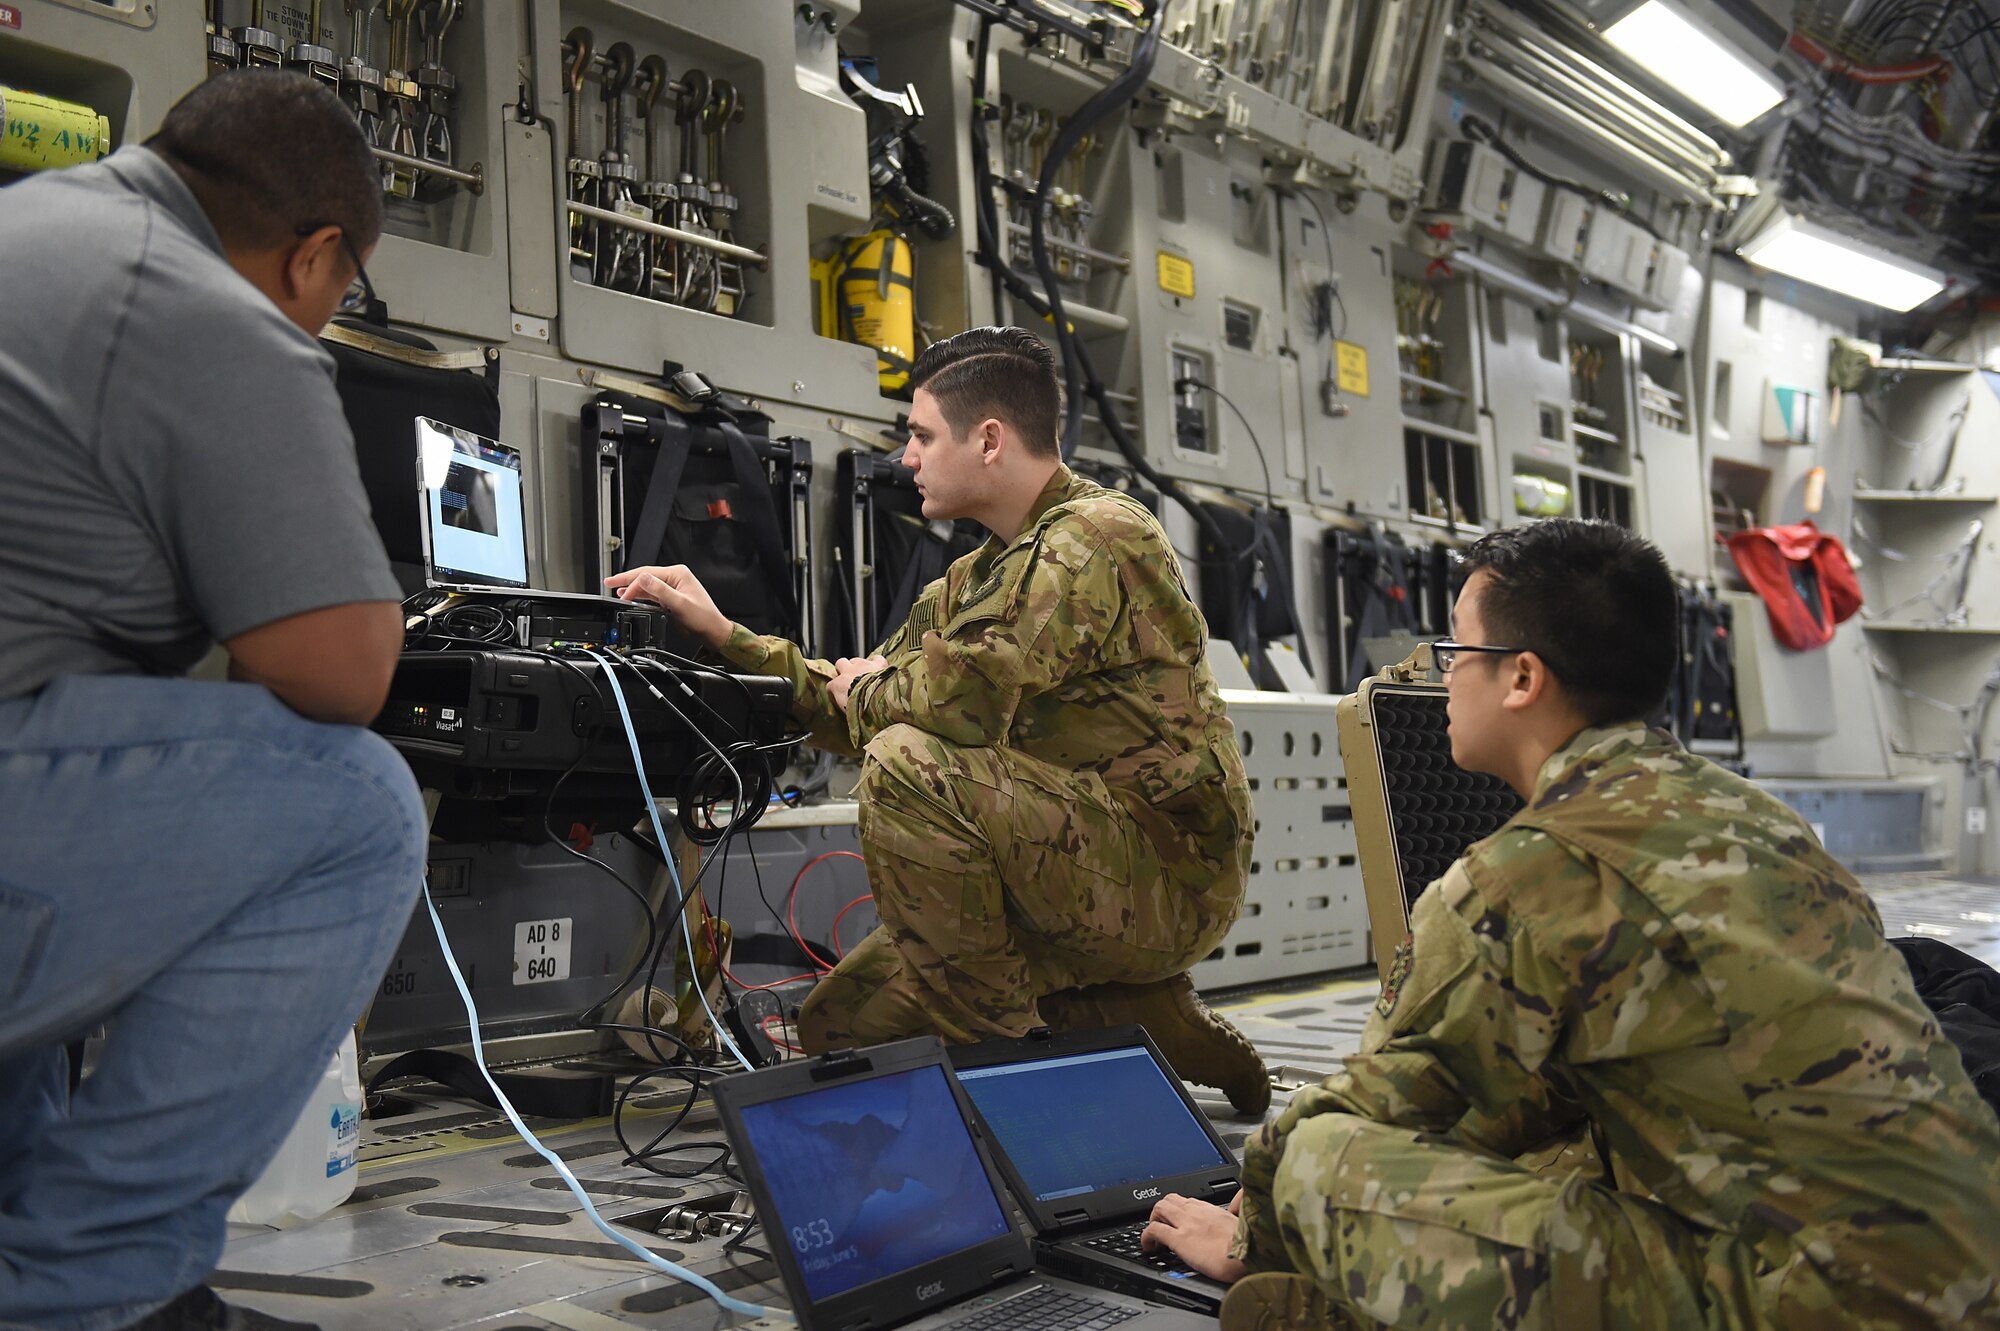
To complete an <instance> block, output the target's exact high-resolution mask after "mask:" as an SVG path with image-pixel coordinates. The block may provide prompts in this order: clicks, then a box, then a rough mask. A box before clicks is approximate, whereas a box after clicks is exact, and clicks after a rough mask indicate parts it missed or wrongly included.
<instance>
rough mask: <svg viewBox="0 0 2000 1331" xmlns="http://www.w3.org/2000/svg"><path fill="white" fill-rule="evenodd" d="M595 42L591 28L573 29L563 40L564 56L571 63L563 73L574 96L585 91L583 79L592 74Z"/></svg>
mask: <svg viewBox="0 0 2000 1331" xmlns="http://www.w3.org/2000/svg"><path fill="white" fill-rule="evenodd" d="M595 41H596V38H594V37H592V36H591V34H590V29H589V28H571V29H570V30H569V36H567V37H565V38H563V55H564V57H565V58H567V59H568V61H569V67H568V68H567V69H566V70H564V71H563V72H564V74H565V75H566V77H567V82H568V84H569V91H570V93H571V95H572V96H574V95H575V94H578V93H581V92H582V91H583V78H584V75H586V74H588V73H589V72H590V52H591V48H592V45H593V44H594V43H595Z"/></svg>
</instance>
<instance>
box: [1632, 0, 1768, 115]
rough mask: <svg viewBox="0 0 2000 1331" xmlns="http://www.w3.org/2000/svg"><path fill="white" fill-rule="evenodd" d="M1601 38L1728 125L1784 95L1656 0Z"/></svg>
mask: <svg viewBox="0 0 2000 1331" xmlns="http://www.w3.org/2000/svg"><path fill="white" fill-rule="evenodd" d="M1604 40H1605V41H1607V42H1610V43H1611V44H1612V45H1613V46H1615V47H1617V48H1618V49H1619V50H1621V51H1623V52H1624V53H1625V54H1626V55H1627V56H1629V57H1631V59H1633V60H1634V61H1636V62H1637V63H1638V65H1639V67H1640V68H1642V69H1644V70H1646V71H1647V72H1648V73H1650V74H1652V75H1654V76H1655V77H1657V78H1658V79H1660V81H1661V82H1663V83H1665V84H1666V85H1667V86H1668V87H1670V88H1672V89H1674V90H1675V91H1677V92H1679V93H1680V94H1681V95H1682V96H1683V97H1686V98H1687V99H1688V100H1689V101H1692V102H1694V103H1695V104H1696V105H1698V106H1701V107H1704V108H1706V109H1707V110H1709V111H1712V112H1714V113H1715V115H1717V116H1718V117H1720V118H1721V119H1723V120H1725V121H1727V122H1728V123H1730V124H1731V125H1738V126H1741V125H1747V124H1749V123H1750V122H1751V121H1753V120H1755V119H1756V118H1757V117H1758V116H1760V115H1763V114H1764V113H1765V112H1766V111H1768V110H1770V109H1771V108H1772V107H1774V106H1776V105H1777V104H1778V103H1779V102H1780V101H1781V100H1783V98H1784V96H1785V90H1784V88H1783V87H1781V86H1780V85H1779V83H1778V81H1777V80H1776V79H1774V78H1772V77H1771V76H1770V75H1769V74H1768V73H1766V72H1765V71H1763V70H1761V69H1759V68H1757V67H1756V66H1755V65H1753V64H1751V63H1750V62H1749V61H1748V60H1745V59H1744V58H1743V57H1742V56H1740V55H1738V54H1736V52H1734V51H1732V50H1730V49H1729V48H1728V47H1727V46H1724V45H1723V44H1722V43H1721V42H1719V41H1717V40H1716V39H1715V38H1714V37H1711V36H1710V35H1709V34H1708V33H1705V32H1703V31H1702V30H1701V29H1700V28H1698V27H1696V26H1695V25H1694V23H1693V22H1692V21H1690V20H1689V19H1688V18H1687V16H1686V15H1684V14H1682V13H1680V12H1679V11H1678V10H1673V9H1669V8H1667V6H1666V5H1665V4H1663V3H1662V2H1661V0H1646V3H1645V4H1643V5H1640V6H1639V7H1638V8H1637V9H1635V10H1633V11H1632V12H1631V13H1629V14H1627V15H1626V16H1625V17H1624V18H1622V19H1619V20H1618V21H1617V22H1616V23H1614V24H1612V25H1611V26H1610V27H1609V28H1606V29H1605V30H1604Z"/></svg>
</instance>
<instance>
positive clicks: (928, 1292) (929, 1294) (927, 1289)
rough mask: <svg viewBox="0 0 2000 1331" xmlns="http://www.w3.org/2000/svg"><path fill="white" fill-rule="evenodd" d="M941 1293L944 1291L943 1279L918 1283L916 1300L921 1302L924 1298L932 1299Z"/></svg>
mask: <svg viewBox="0 0 2000 1331" xmlns="http://www.w3.org/2000/svg"><path fill="white" fill-rule="evenodd" d="M942 1293H944V1281H942V1280H934V1281H932V1282H931V1283H930V1284H928V1285H918V1286H917V1302H918V1303H922V1302H923V1301H924V1300H925V1299H934V1298H936V1297H937V1296H938V1295H940V1294H942Z"/></svg>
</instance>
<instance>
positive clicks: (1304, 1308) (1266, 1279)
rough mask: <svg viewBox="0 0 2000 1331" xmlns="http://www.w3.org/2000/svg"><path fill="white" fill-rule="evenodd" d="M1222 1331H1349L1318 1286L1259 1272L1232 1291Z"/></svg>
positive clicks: (1304, 1279)
mask: <svg viewBox="0 0 2000 1331" xmlns="http://www.w3.org/2000/svg"><path fill="white" fill-rule="evenodd" d="M1221 1322H1222V1331H1350V1328H1351V1327H1352V1325H1353V1324H1352V1323H1350V1322H1349V1321H1348V1320H1347V1319H1346V1318H1344V1317H1342V1316H1340V1315H1339V1314H1338V1313H1336V1312H1335V1311H1334V1310H1333V1308H1332V1307H1331V1306H1329V1305H1328V1303H1327V1301H1326V1295H1325V1294H1323V1293H1321V1291H1320V1288H1319V1286H1318V1285H1316V1284H1314V1283H1313V1282H1312V1280H1311V1279H1310V1278H1309V1277H1306V1276H1301V1275H1293V1274H1292V1273H1291V1272H1289V1271H1259V1272H1257V1273H1256V1274H1255V1275H1248V1276H1245V1277H1243V1278H1242V1279H1241V1280H1239V1281H1237V1282H1236V1283H1235V1284H1233V1285H1231V1286H1230V1287H1229V1293H1228V1294H1227V1295H1225V1296H1224V1297H1223V1300H1222V1314H1221Z"/></svg>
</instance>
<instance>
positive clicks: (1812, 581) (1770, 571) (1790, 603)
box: [1729, 522, 1861, 652]
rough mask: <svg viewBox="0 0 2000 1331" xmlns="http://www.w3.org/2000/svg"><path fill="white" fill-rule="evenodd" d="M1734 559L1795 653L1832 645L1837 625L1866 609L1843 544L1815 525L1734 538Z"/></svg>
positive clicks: (1731, 551) (1773, 625)
mask: <svg viewBox="0 0 2000 1331" xmlns="http://www.w3.org/2000/svg"><path fill="white" fill-rule="evenodd" d="M1729 557H1730V558H1731V559H1733V560H1735V561H1736V569H1737V571H1738V572H1739V573H1741V574H1742V575H1743V580H1744V581H1745V582H1748V583H1749V584H1750V589H1751V590H1752V591H1754V592H1756V593H1757V595H1758V596H1759V597H1761V598H1762V599H1763V602H1764V608H1765V609H1766V610H1768V611H1769V612H1770V615H1771V631H1772V632H1773V633H1775V634H1776V635H1777V637H1778V641H1779V642H1781V643H1783V644H1784V645H1785V646H1787V647H1789V648H1791V649H1792V650H1793V651H1795V652H1806V651H1811V650H1812V649H1813V648H1815V647H1824V646H1826V644H1827V643H1829V642H1831V641H1833V628H1834V625H1836V624H1839V623H1840V622H1842V621H1843V620H1845V619H1848V618H1849V617H1851V616H1852V615H1853V614H1854V612H1855V611H1856V610H1859V609H1860V608H1861V585H1860V584H1859V583H1857V582H1856V581H1855V580H1854V567H1853V565H1851V564H1849V563H1848V562H1847V551H1846V549H1845V548H1843V547H1842V546H1841V544H1840V541H1839V539H1838V538H1836V537H1833V536H1829V535H1827V534H1826V533H1825V532H1823V531H1821V530H1820V529H1819V528H1818V527H1815V526H1813V524H1812V523H1810V522H1800V523H1795V524H1793V525H1792V526H1789V527H1758V528H1754V529H1752V530H1750V531H1740V532H1737V533H1736V534H1735V535H1734V536H1732V537H1730V538H1729Z"/></svg>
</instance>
